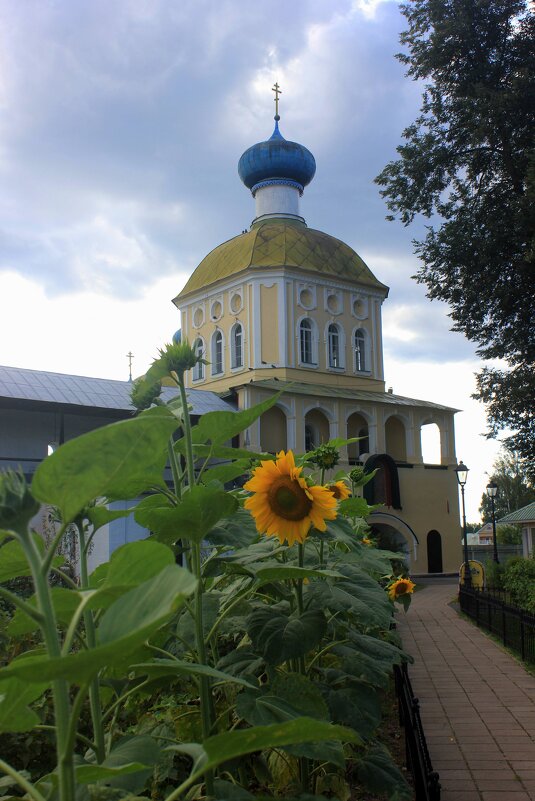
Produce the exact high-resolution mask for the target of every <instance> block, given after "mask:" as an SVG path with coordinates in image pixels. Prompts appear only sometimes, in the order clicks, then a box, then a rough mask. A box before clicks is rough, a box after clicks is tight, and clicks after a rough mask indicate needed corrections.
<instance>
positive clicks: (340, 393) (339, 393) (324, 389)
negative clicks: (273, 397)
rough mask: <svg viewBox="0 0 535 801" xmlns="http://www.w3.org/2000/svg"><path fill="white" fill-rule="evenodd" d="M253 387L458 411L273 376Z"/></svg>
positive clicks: (436, 404)
mask: <svg viewBox="0 0 535 801" xmlns="http://www.w3.org/2000/svg"><path fill="white" fill-rule="evenodd" d="M251 383H252V384H253V386H255V387H264V388H265V389H273V390H277V391H278V390H281V389H287V390H288V391H289V392H294V393H297V394H298V395H314V396H320V397H326V398H342V399H346V400H358V401H368V402H371V403H386V404H391V405H393V406H419V407H420V408H422V407H423V408H426V409H435V410H437V411H443V412H459V411H460V409H454V408H452V407H451V406H442V405H441V404H440V403H432V402H431V401H424V400H414V399H413V398H404V397H403V396H402V395H393V394H391V393H390V392H369V391H368V390H366V389H347V388H345V387H331V386H324V385H322V384H312V383H311V384H305V383H302V382H299V381H293V382H290V381H276V380H274V379H273V378H266V379H263V380H261V381H252V382H251Z"/></svg>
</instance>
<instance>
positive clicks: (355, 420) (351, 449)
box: [347, 412, 370, 464]
mask: <svg viewBox="0 0 535 801" xmlns="http://www.w3.org/2000/svg"><path fill="white" fill-rule="evenodd" d="M353 437H359V441H358V442H352V443H350V444H349V445H348V446H347V457H348V461H349V464H357V463H358V462H359V461H360V457H361V456H362V454H364V453H369V452H370V437H369V433H368V423H367V422H366V420H365V419H364V417H363V416H362V415H361V414H358V413H357V412H353V414H350V415H349V417H348V418H347V438H348V439H352V438H353Z"/></svg>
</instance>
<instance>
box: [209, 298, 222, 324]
mask: <svg viewBox="0 0 535 801" xmlns="http://www.w3.org/2000/svg"><path fill="white" fill-rule="evenodd" d="M222 313H223V305H222V303H221V301H219V300H214V302H213V303H212V308H211V310H210V317H211V318H212V320H219V318H220V317H221V315H222Z"/></svg>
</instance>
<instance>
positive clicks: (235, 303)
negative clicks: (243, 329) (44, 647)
mask: <svg viewBox="0 0 535 801" xmlns="http://www.w3.org/2000/svg"><path fill="white" fill-rule="evenodd" d="M242 305H243V300H242V296H241V295H240V294H239V293H238V292H235V293H234V294H233V295H232V296H231V298H230V310H231V312H232V313H233V314H237V313H238V312H240V311H241V309H242Z"/></svg>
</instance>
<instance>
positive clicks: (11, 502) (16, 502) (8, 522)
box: [0, 470, 39, 533]
mask: <svg viewBox="0 0 535 801" xmlns="http://www.w3.org/2000/svg"><path fill="white" fill-rule="evenodd" d="M38 511H39V504H38V503H37V501H36V500H35V498H34V497H33V495H32V494H31V492H30V488H29V487H28V484H27V483H26V479H25V478H24V475H23V473H22V471H21V472H16V471H15V470H6V471H4V472H2V473H0V528H5V529H8V530H11V531H17V532H20V533H24V532H26V529H27V527H28V523H29V522H30V520H31V519H32V517H33V516H34V515H36V514H37V512H38Z"/></svg>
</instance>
